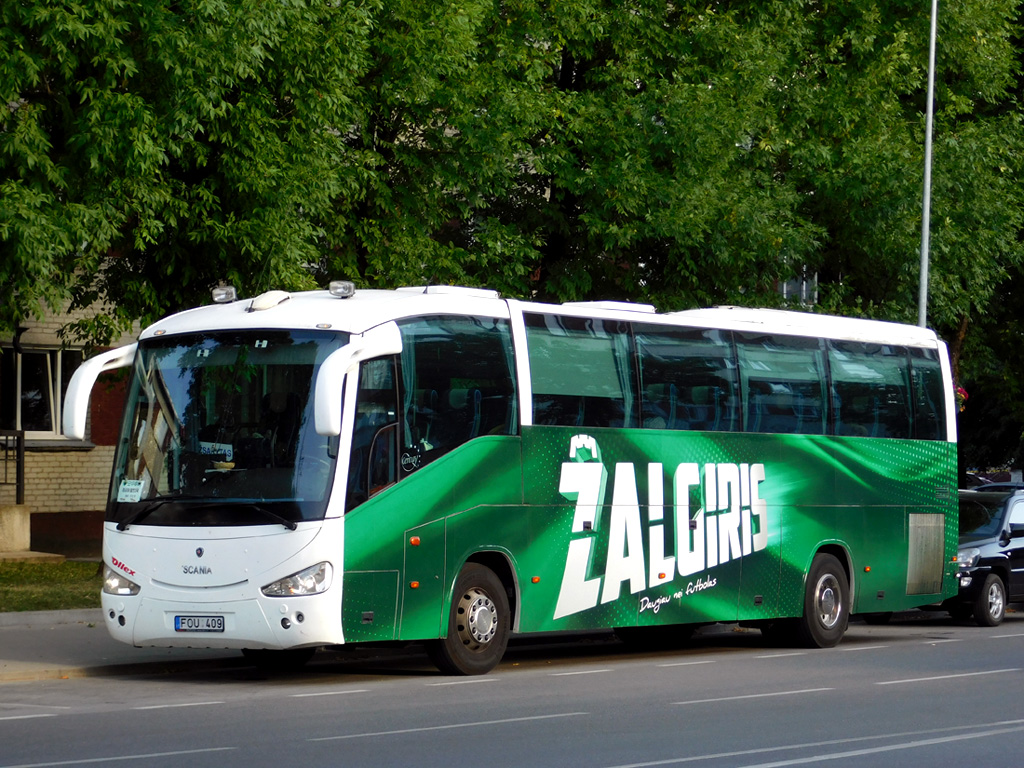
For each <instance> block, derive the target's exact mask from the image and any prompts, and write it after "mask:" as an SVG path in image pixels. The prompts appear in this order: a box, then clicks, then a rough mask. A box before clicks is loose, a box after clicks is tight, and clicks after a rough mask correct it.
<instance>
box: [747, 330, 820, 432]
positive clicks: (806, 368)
mask: <svg viewBox="0 0 1024 768" xmlns="http://www.w3.org/2000/svg"><path fill="white" fill-rule="evenodd" d="M736 353H737V357H738V359H739V368H740V381H741V383H742V393H743V399H744V413H745V416H746V426H745V431H747V432H771V433H778V434H804V435H823V434H825V432H826V425H827V423H828V409H827V406H826V400H825V354H824V351H823V350H822V347H821V342H820V341H819V340H818V339H808V338H802V337H798V336H782V335H778V336H764V335H760V334H748V333H737V334H736Z"/></svg>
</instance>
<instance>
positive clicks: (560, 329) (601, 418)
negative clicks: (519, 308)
mask: <svg viewBox="0 0 1024 768" xmlns="http://www.w3.org/2000/svg"><path fill="white" fill-rule="evenodd" d="M523 317H524V319H525V321H526V337H527V343H528V345H529V354H530V377H531V381H532V384H533V423H534V424H551V425H561V426H570V427H584V426H586V427H635V426H637V424H638V421H639V418H638V409H637V393H636V389H637V387H636V381H637V379H636V374H635V371H634V365H633V354H632V340H631V336H630V333H629V327H628V326H627V325H626V323H622V322H619V321H617V320H596V319H592V318H581V317H565V316H561V315H541V314H530V313H527V314H524V316H523Z"/></svg>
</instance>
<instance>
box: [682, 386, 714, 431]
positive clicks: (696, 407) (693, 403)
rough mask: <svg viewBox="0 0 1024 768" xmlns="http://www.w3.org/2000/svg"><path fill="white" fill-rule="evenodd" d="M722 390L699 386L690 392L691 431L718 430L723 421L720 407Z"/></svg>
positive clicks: (688, 408)
mask: <svg viewBox="0 0 1024 768" xmlns="http://www.w3.org/2000/svg"><path fill="white" fill-rule="evenodd" d="M721 391H722V390H721V389H719V388H718V387H712V386H707V385H703V386H697V387H693V388H692V389H691V390H690V404H689V405H688V406H687V411H688V413H689V415H690V428H691V429H707V430H717V429H718V425H719V422H720V420H721V413H720V411H721V408H720V407H719V400H720V397H719V395H720V393H721Z"/></svg>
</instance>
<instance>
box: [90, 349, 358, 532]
mask: <svg viewBox="0 0 1024 768" xmlns="http://www.w3.org/2000/svg"><path fill="white" fill-rule="evenodd" d="M347 342H348V336H347V334H339V333H316V332H308V331H285V330H260V331H226V332H225V331H221V332H216V333H204V334H190V335H185V336H169V337H164V338H159V339H150V340H147V341H145V342H143V343H141V344H140V346H139V351H138V354H137V355H136V358H135V362H134V365H133V372H132V377H131V382H130V384H129V389H128V394H127V408H126V418H125V421H124V424H123V425H122V431H121V437H120V440H119V442H118V449H117V455H116V457H115V463H114V478H113V480H114V481H113V483H112V484H111V494H110V500H109V504H108V506H107V520H109V521H112V522H117V523H118V525H119V527H122V528H123V527H125V526H127V525H134V524H145V525H267V524H279V523H280V524H284V525H286V526H288V527H294V525H295V523H297V522H301V521H303V520H316V519H322V518H323V517H324V514H325V510H326V507H327V501H328V494H329V489H330V480H331V478H332V477H333V474H334V464H335V460H336V459H337V455H338V439H337V438H336V437H334V438H330V437H325V436H323V435H319V434H317V433H316V430H315V429H314V419H313V391H314V383H315V381H316V374H317V371H318V368H319V366H320V364H321V363H322V362H323V360H324V359H325V358H326V357H327V356H328V355H329V354H331V353H332V352H333V351H335V350H336V349H338V348H339V347H341V346H342V345H344V344H345V343H347Z"/></svg>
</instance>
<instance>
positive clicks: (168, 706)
mask: <svg viewBox="0 0 1024 768" xmlns="http://www.w3.org/2000/svg"><path fill="white" fill-rule="evenodd" d="M223 703H224V702H223V701H188V702H183V703H181V704H150V705H149V706H147V707H132V709H139V710H142V709H178V708H180V707H209V706H210V705H212V704H223Z"/></svg>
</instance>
